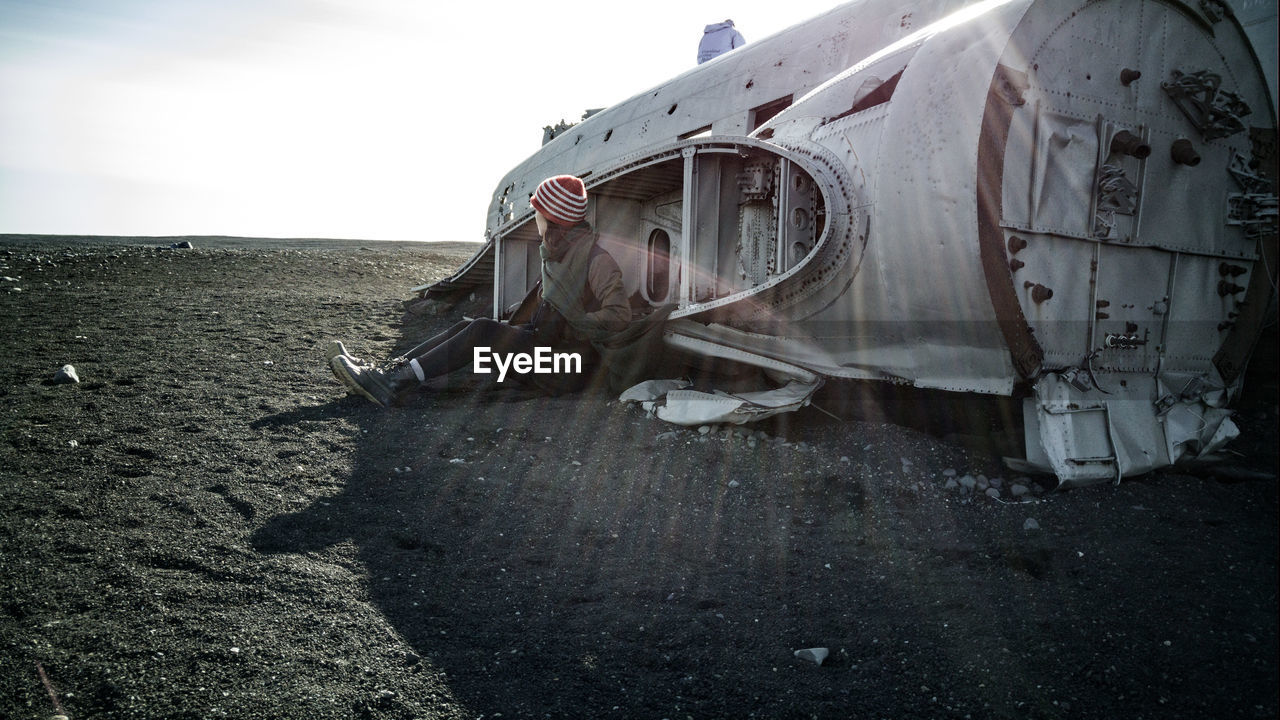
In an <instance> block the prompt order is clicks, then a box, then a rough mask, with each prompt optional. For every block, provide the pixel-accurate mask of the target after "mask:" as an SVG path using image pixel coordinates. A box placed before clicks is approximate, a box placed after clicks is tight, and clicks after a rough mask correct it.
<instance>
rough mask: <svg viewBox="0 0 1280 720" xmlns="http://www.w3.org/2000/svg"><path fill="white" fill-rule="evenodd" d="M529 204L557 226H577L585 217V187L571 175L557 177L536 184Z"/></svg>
mask: <svg viewBox="0 0 1280 720" xmlns="http://www.w3.org/2000/svg"><path fill="white" fill-rule="evenodd" d="M529 204H530V205H532V206H533V209H534V210H537V211H538V212H540V213H542V214H543V215H546V216H547V219H548V220H550V221H551V222H553V223H555V224H557V225H568V226H570V227H572V226H574V225H577V224H578V223H580V222H582V221H583V220H585V219H586V217H587V187H586V186H585V185H583V184H582V180H580V179H578V178H576V177H574V176H572V175H557V176H555V177H549V178H547V179H546V180H543V181H542V182H541V183H538V189H537V190H534V191H533V197H532V198H530V199H529Z"/></svg>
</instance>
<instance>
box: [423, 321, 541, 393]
mask: <svg viewBox="0 0 1280 720" xmlns="http://www.w3.org/2000/svg"><path fill="white" fill-rule="evenodd" d="M455 327H456V326H455ZM451 329H452V328H451ZM535 338H536V335H535V334H534V333H533V332H532V331H530V330H525V329H524V328H522V327H517V326H514V325H507V324H506V323H500V322H498V321H497V320H490V319H489V318H479V319H476V320H473V321H471V322H470V323H467V324H466V327H463V328H461V329H460V330H458V331H457V332H455V333H454V334H453V335H452V336H450V337H449V338H448V339H447V340H445V341H444V342H441V343H439V344H438V345H436V346H435V347H432V348H430V349H429V350H427V351H425V352H423V353H421V354H416V355H409V358H410V360H409V362H410V365H411V366H413V365H416V366H417V368H416V369H417V370H418V371H420V372H421V373H422V374H421V377H420V378H419V379H420V380H424V381H425V380H429V379H431V378H433V377H439V376H441V375H445V374H447V373H451V372H453V371H454V370H460V369H462V368H464V367H467V366H468V365H470V364H471V363H472V360H474V358H475V349H476V348H478V347H487V348H489V349H490V350H491V352H495V353H513V352H528V351H529V350H531V349H532V347H533V344H534V341H535ZM424 345H425V343H424ZM419 347H421V346H419Z"/></svg>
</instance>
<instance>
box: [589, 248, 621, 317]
mask: <svg viewBox="0 0 1280 720" xmlns="http://www.w3.org/2000/svg"><path fill="white" fill-rule="evenodd" d="M587 283H588V284H589V285H590V286H591V292H592V294H594V295H595V296H596V299H597V300H599V301H600V309H599V310H596V311H595V312H590V313H587V314H586V315H587V317H588V318H590V319H592V320H594V321H596V322H597V323H599V324H600V325H601V326H602V327H604V328H607V329H608V330H609V331H611V332H617V331H619V330H623V329H625V328H626V327H627V325H629V324H631V304H630V303H628V302H627V291H626V288H625V287H624V286H623V283H622V270H621V269H619V268H618V263H617V261H615V260H614V259H613V257H612V256H610V255H609V253H607V252H602V253H600V254H599V255H597V256H596V257H595V258H594V259H593V260H592V261H591V265H590V266H588V268H587Z"/></svg>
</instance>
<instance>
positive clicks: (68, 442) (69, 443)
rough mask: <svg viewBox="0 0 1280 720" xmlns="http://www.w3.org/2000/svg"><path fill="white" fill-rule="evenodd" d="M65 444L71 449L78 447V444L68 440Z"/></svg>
mask: <svg viewBox="0 0 1280 720" xmlns="http://www.w3.org/2000/svg"><path fill="white" fill-rule="evenodd" d="M67 444H68V445H70V446H71V447H80V443H78V442H76V441H75V440H68V441H67Z"/></svg>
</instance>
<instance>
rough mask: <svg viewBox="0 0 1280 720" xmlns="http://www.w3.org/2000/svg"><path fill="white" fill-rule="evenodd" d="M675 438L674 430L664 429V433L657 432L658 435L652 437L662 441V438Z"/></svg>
mask: <svg viewBox="0 0 1280 720" xmlns="http://www.w3.org/2000/svg"><path fill="white" fill-rule="evenodd" d="M675 438H676V431H675V430H668V431H666V432H664V433H659V434H658V437H656V438H654V439H655V440H659V441H662V440H674V439H675Z"/></svg>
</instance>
